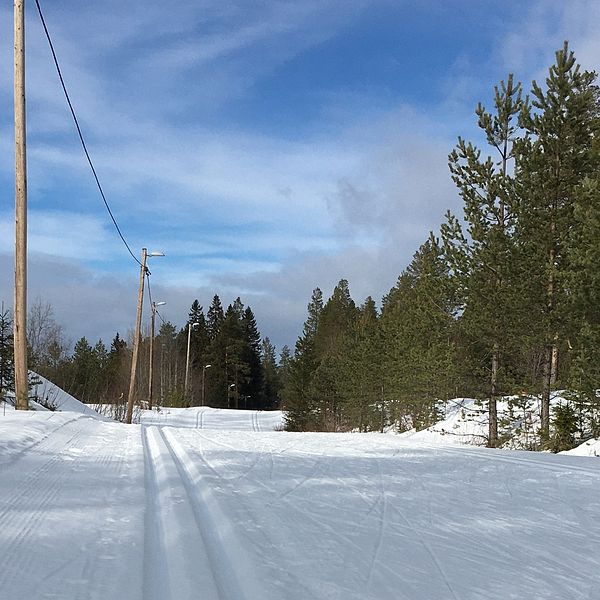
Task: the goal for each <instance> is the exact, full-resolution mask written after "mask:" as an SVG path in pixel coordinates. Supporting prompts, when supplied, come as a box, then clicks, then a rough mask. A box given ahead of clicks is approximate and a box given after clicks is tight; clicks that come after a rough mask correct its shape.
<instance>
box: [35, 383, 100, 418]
mask: <svg viewBox="0 0 600 600" xmlns="http://www.w3.org/2000/svg"><path fill="white" fill-rule="evenodd" d="M33 375H34V378H35V379H34V380H35V381H36V382H37V383H36V384H35V385H34V386H33V387H32V389H31V392H30V393H31V395H32V396H37V397H38V398H43V399H45V400H46V402H50V403H51V404H52V405H53V406H54V407H55V409H56V410H58V411H69V412H78V413H82V414H84V415H87V416H89V417H94V418H96V419H99V418H100V415H98V413H97V412H96V411H95V410H93V409H91V408H90V407H89V406H87V405H86V404H84V403H83V402H80V401H79V400H77V399H76V398H74V397H73V396H71V394H68V393H67V392H65V391H64V390H63V389H61V388H59V387H58V386H57V385H55V384H54V383H52V382H51V381H49V380H48V379H46V378H45V377H42V376H41V375H38V374H37V373H34V374H33Z"/></svg>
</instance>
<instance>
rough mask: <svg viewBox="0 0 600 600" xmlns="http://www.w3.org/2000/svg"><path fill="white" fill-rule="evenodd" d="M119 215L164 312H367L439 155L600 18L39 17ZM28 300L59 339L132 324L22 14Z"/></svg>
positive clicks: (506, 6) (212, 11)
mask: <svg viewBox="0 0 600 600" xmlns="http://www.w3.org/2000/svg"><path fill="white" fill-rule="evenodd" d="M43 6H44V8H45V14H46V19H47V22H48V25H49V27H50V29H51V32H52V34H53V37H54V40H55V47H56V50H57V52H58V54H59V58H60V60H61V63H62V67H63V73H64V76H65V78H66V81H67V85H68V86H69V89H70V91H71V95H72V99H73V101H74V104H75V106H76V110H77V112H78V115H79V117H80V121H81V124H82V128H83V130H84V134H85V135H86V138H87V141H88V145H89V148H90V150H91V153H92V156H93V158H94V161H95V163H96V167H97V170H98V172H99V175H100V178H101V180H102V182H103V185H104V187H105V190H106V192H107V195H108V198H109V201H110V202H111V205H112V207H113V210H114V212H115V215H116V216H117V219H118V221H119V223H120V224H121V226H122V228H123V230H124V232H125V235H126V237H127V239H128V240H129V242H130V244H131V245H132V247H133V248H135V249H136V252H139V249H140V248H141V247H142V246H147V247H148V248H150V249H161V250H163V251H164V252H165V253H166V254H167V257H165V258H161V259H157V260H155V261H154V263H153V264H152V265H151V270H152V273H153V275H152V283H153V288H154V295H155V297H156V298H157V299H160V300H165V301H167V303H168V304H167V305H166V306H165V307H164V310H163V314H164V316H165V317H166V318H169V319H171V320H172V321H173V322H175V323H177V324H179V325H180V324H182V323H183V322H184V320H185V315H186V312H187V309H188V307H189V305H190V304H191V302H192V301H193V299H194V298H198V299H199V300H200V302H201V303H202V304H204V305H205V306H207V305H208V303H209V302H210V298H211V297H212V295H213V294H214V293H219V294H220V295H221V297H222V299H223V301H224V303H226V304H227V303H228V302H230V301H232V300H233V299H234V298H235V297H236V296H238V295H241V296H242V299H243V300H244V301H245V302H246V303H247V304H250V305H251V306H252V307H253V309H254V311H255V313H256V315H257V318H258V320H259V327H260V329H261V332H262V333H263V335H268V336H270V337H271V338H272V339H273V340H274V341H275V343H276V344H277V346H278V347H279V348H281V345H282V344H284V343H288V344H292V343H293V342H294V340H295V337H296V335H297V334H298V332H299V331H300V327H301V324H302V321H303V320H304V317H305V306H306V303H307V301H308V299H309V296H310V293H311V290H312V289H313V288H314V287H316V286H320V287H321V288H322V289H323V290H324V292H325V293H326V294H329V293H330V292H331V289H332V287H333V285H335V283H336V282H337V281H338V280H339V279H340V278H342V277H345V278H347V279H349V281H350V286H351V290H352V292H353V295H354V297H355V299H356V300H357V301H358V302H360V301H362V300H363V299H364V297H365V296H366V295H367V294H372V295H373V296H374V297H375V298H376V299H379V298H380V297H381V295H382V294H384V293H385V292H386V291H388V290H389V288H390V287H391V286H392V285H393V284H394V282H395V280H396V278H397V276H398V274H399V273H400V271H401V270H402V269H403V268H404V267H405V266H406V264H407V263H408V262H409V260H410V258H411V255H412V253H413V252H414V251H415V250H416V248H417V247H418V245H419V244H420V243H421V242H422V241H423V240H424V239H426V237H427V235H428V232H429V231H430V230H436V229H437V228H438V227H439V224H440V222H441V220H442V218H443V214H444V212H445V211H446V210H447V209H449V208H450V209H452V210H454V211H458V210H459V209H460V205H459V201H458V197H457V194H456V192H455V190H454V189H453V186H452V183H451V181H450V178H449V176H448V172H447V166H446V156H447V154H448V152H449V151H450V150H451V149H452V146H453V144H454V142H455V140H456V137H457V136H458V135H462V136H464V137H466V138H467V139H474V138H476V136H477V132H476V128H475V119H474V118H473V109H474V107H475V105H476V104H477V102H478V101H480V100H481V101H483V102H484V103H487V104H489V103H490V99H491V96H492V89H493V86H494V85H495V84H496V83H497V82H498V80H499V79H501V78H502V77H505V76H506V74H507V73H508V72H514V73H515V76H516V77H517V78H518V79H521V80H522V81H524V82H525V83H526V84H528V82H529V81H530V80H531V79H532V78H538V79H539V78H542V77H543V75H544V71H545V69H546V68H547V66H548V65H549V64H550V63H551V62H552V60H553V53H554V50H556V49H557V48H559V47H560V46H561V45H562V41H563V40H564V39H569V40H570V41H571V44H572V46H573V48H574V49H575V51H576V53H577V56H578V57H579V59H580V61H581V62H582V63H583V65H584V66H585V67H587V68H597V67H598V65H597V62H596V61H597V57H598V56H600V52H599V51H600V42H598V41H597V39H596V38H597V30H598V26H599V25H600V3H598V2H595V1H594V0H590V1H584V0H574V1H572V2H569V3H564V2H554V1H553V0H538V1H534V0H531V1H526V2H503V3H499V2H492V1H475V0H472V1H452V2H448V1H441V0H440V1H433V0H424V1H421V2H412V1H411V2H408V1H406V2H402V1H400V0H397V1H392V0H374V1H370V2H367V1H361V0H345V1H341V0H319V1H312V0H303V1H302V2H285V1H278V2H273V1H266V0H265V1H262V2H250V1H246V2H241V1H239V2H222V1H219V2H217V1H211V0H197V1H185V0H182V1H181V2H180V3H177V5H176V6H175V5H172V4H169V3H165V2H163V1H162V0H146V1H143V0H132V1H130V2H127V3H123V2H121V1H117V0H98V1H97V2H93V3H81V2H76V1H75V0H68V1H67V0H63V1H59V0H54V1H53V2H45V3H43ZM11 13H12V7H11V6H8V5H6V4H4V5H3V6H2V7H1V8H0V26H1V27H2V32H1V35H0V51H1V56H2V57H3V58H2V61H0V77H1V83H0V104H1V106H0V109H1V110H0V129H1V131H0V148H1V150H2V160H1V163H0V182H1V183H2V187H3V189H4V190H5V193H4V194H3V195H2V204H1V205H0V298H2V299H4V300H5V301H6V302H7V303H10V299H11V298H12V291H11V286H12V244H13V241H12V240H13V232H12V230H13V225H12V219H13V185H14V184H13V179H12V178H13V173H12V168H13V167H12V165H13V147H12V143H13V142H12V122H11V119H12V89H11V87H10V86H11V78H12V32H11V28H12V14H11ZM27 66H28V72H27V87H28V129H29V147H28V153H29V154H28V161H29V207H30V217H29V231H30V279H29V296H30V302H33V301H34V300H35V299H36V298H37V297H42V298H43V300H44V301H48V302H50V303H51V304H52V305H53V307H54V312H55V315H56V318H57V319H58V320H59V321H60V322H61V323H62V324H63V326H64V328H65V331H66V333H67V335H68V336H69V337H71V338H72V339H76V338H78V337H80V336H82V335H86V336H88V338H91V339H96V338H97V337H99V336H102V337H103V338H104V339H105V340H107V339H108V338H110V337H111V336H112V335H113V334H114V332H115V331H116V330H119V331H120V332H121V333H124V332H127V330H128V329H129V328H130V327H131V324H132V323H133V318H134V302H135V292H136V285H137V272H136V265H135V263H134V262H133V261H132V260H131V257H129V255H128V254H127V252H126V251H125V249H124V248H123V247H122V246H121V245H120V241H119V239H118V238H117V236H116V233H115V232H114V230H113V229H112V225H111V223H110V221H109V219H108V216H107V215H106V213H105V211H104V208H103V206H102V204H101V201H100V198H99V196H98V194H97V191H96V189H95V186H94V182H93V180H92V179H91V175H90V173H89V170H88V168H87V166H86V163H85V162H84V159H83V155H82V153H81V150H80V148H79V146H78V140H77V138H76V135H75V131H74V129H73V125H72V123H71V121H70V116H69V114H68V112H67V108H66V105H65V102H64V99H63V98H62V96H61V90H60V88H59V84H58V81H57V78H56V74H55V72H54V69H53V65H52V63H51V58H50V54H49V51H48V48H47V45H46V42H45V39H44V38H43V34H42V31H41V28H40V25H39V23H38V20H37V14H36V13H35V7H34V5H33V3H32V2H30V3H29V4H28V28H27Z"/></svg>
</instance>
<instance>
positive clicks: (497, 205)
mask: <svg viewBox="0 0 600 600" xmlns="http://www.w3.org/2000/svg"><path fill="white" fill-rule="evenodd" d="M476 116H477V124H478V126H479V128H480V136H479V138H480V139H482V140H485V143H486V144H487V149H481V148H479V147H478V146H477V145H476V144H474V143H472V142H467V141H465V140H463V139H461V138H459V140H458V143H457V146H456V148H455V149H454V150H453V151H452V152H451V153H450V155H449V167H450V172H451V176H452V179H453V180H454V182H455V183H456V185H457V188H458V192H459V194H460V196H461V197H462V199H463V201H464V215H463V217H464V218H463V219H459V218H457V217H456V216H454V215H452V214H450V213H448V214H447V217H446V221H445V223H444V224H443V225H442V227H441V231H440V232H439V234H438V235H434V234H431V236H430V237H429V239H428V240H427V241H426V242H425V243H424V244H423V245H422V246H421V247H420V248H419V249H418V251H417V252H416V254H415V255H414V258H413V260H412V262H411V264H410V265H409V266H408V267H407V269H406V270H405V271H404V272H403V273H402V274H401V275H400V277H399V278H398V281H397V283H396V285H395V286H394V287H393V288H392V289H391V290H390V292H389V293H388V294H387V295H386V296H385V298H384V299H383V302H382V306H381V309H380V310H377V309H376V307H375V303H374V302H373V300H372V299H371V298H367V300H366V301H365V302H364V303H363V304H362V305H361V306H360V307H357V306H356V305H355V304H354V302H353V300H352V299H351V297H350V292H349V290H348V284H347V282H346V281H344V280H342V281H340V283H339V284H338V286H337V287H336V288H335V290H334V292H333V295H332V296H331V298H330V299H329V300H327V302H325V303H324V301H323V298H322V294H321V292H320V290H318V289H317V290H315V292H314V293H313V297H312V299H311V302H310V304H309V307H308V319H307V321H306V323H305V325H304V330H303V333H302V335H301V336H300V338H299V339H298V341H297V343H296V347H295V351H294V354H293V356H292V357H291V358H290V360H289V361H288V365H287V366H286V368H285V369H284V373H283V375H284V383H285V387H284V390H283V398H284V407H285V409H286V410H287V411H288V412H287V428H288V429H292V430H308V429H316V430H330V431H331V430H348V429H359V430H363V431H364V430H377V429H382V428H383V427H384V426H386V425H390V424H392V425H395V426H397V427H400V428H405V427H412V426H416V427H423V426H426V425H428V424H429V423H431V422H432V421H433V420H434V419H435V418H436V411H437V409H438V406H439V402H440V400H444V399H448V398H451V397H455V396H472V397H475V398H480V399H482V400H483V401H485V403H486V406H487V408H488V411H489V434H488V443H489V445H490V446H497V445H500V444H501V443H502V442H503V440H502V439H501V437H499V427H498V415H497V403H498V401H499V399H500V398H501V397H506V396H510V395H514V396H521V397H523V396H538V397H539V398H540V405H541V429H540V436H541V441H542V443H543V444H545V445H548V444H551V441H552V440H551V438H552V437H553V436H555V435H557V434H558V433H557V428H558V426H559V424H560V426H561V427H563V428H564V427H565V423H566V424H567V425H566V427H567V428H570V430H571V432H570V433H576V434H578V436H579V439H581V438H584V439H585V438H587V437H592V436H593V437H598V436H599V435H600V402H599V399H598V394H597V390H598V388H600V138H599V131H600V99H599V93H598V87H597V76H596V73H594V72H590V71H586V70H583V69H582V68H581V67H580V66H579V65H578V64H577V62H576V60H575V57H574V55H573V53H572V52H571V51H570V50H569V48H568V44H567V43H565V45H564V48H563V49H562V50H560V51H558V52H557V53H556V62H555V64H554V65H552V67H551V68H550V69H549V72H548V76H547V78H546V81H545V84H544V85H543V86H542V85H538V84H537V83H536V82H533V83H532V85H531V89H530V91H529V94H527V95H525V94H524V93H523V90H522V86H521V84H520V83H516V82H515V80H514V79H513V76H512V75H509V77H508V78H507V80H506V81H503V82H501V83H500V85H499V86H497V87H496V88H495V90H494V102H493V108H492V109H491V110H489V111H488V110H487V109H486V108H484V107H483V106H482V105H481V104H480V105H479V106H478V107H477V109H476ZM558 389H566V390H568V392H567V396H568V397H569V398H570V401H569V403H568V405H566V406H562V407H559V408H557V409H556V410H555V411H554V412H553V411H551V402H550V400H551V394H552V392H553V391H554V390H558ZM562 433H564V432H562ZM568 439H571V440H573V439H574V438H573V437H570V438H568Z"/></svg>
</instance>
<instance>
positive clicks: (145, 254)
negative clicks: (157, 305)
mask: <svg viewBox="0 0 600 600" xmlns="http://www.w3.org/2000/svg"><path fill="white" fill-rule="evenodd" d="M147 259H148V250H147V249H146V248H142V262H141V263H140V289H139V292H138V304H137V319H136V322H135V334H134V338H133V354H132V356H131V376H130V378H129V395H128V396H127V418H126V420H127V423H131V420H132V418H133V402H134V400H135V375H136V371H137V361H138V354H139V352H140V337H141V331H142V306H143V304H144V278H145V277H146V261H147Z"/></svg>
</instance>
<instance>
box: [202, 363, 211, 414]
mask: <svg viewBox="0 0 600 600" xmlns="http://www.w3.org/2000/svg"><path fill="white" fill-rule="evenodd" d="M211 367H212V365H204V366H203V367H202V406H204V373H205V371H206V369H210V368H211Z"/></svg>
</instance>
